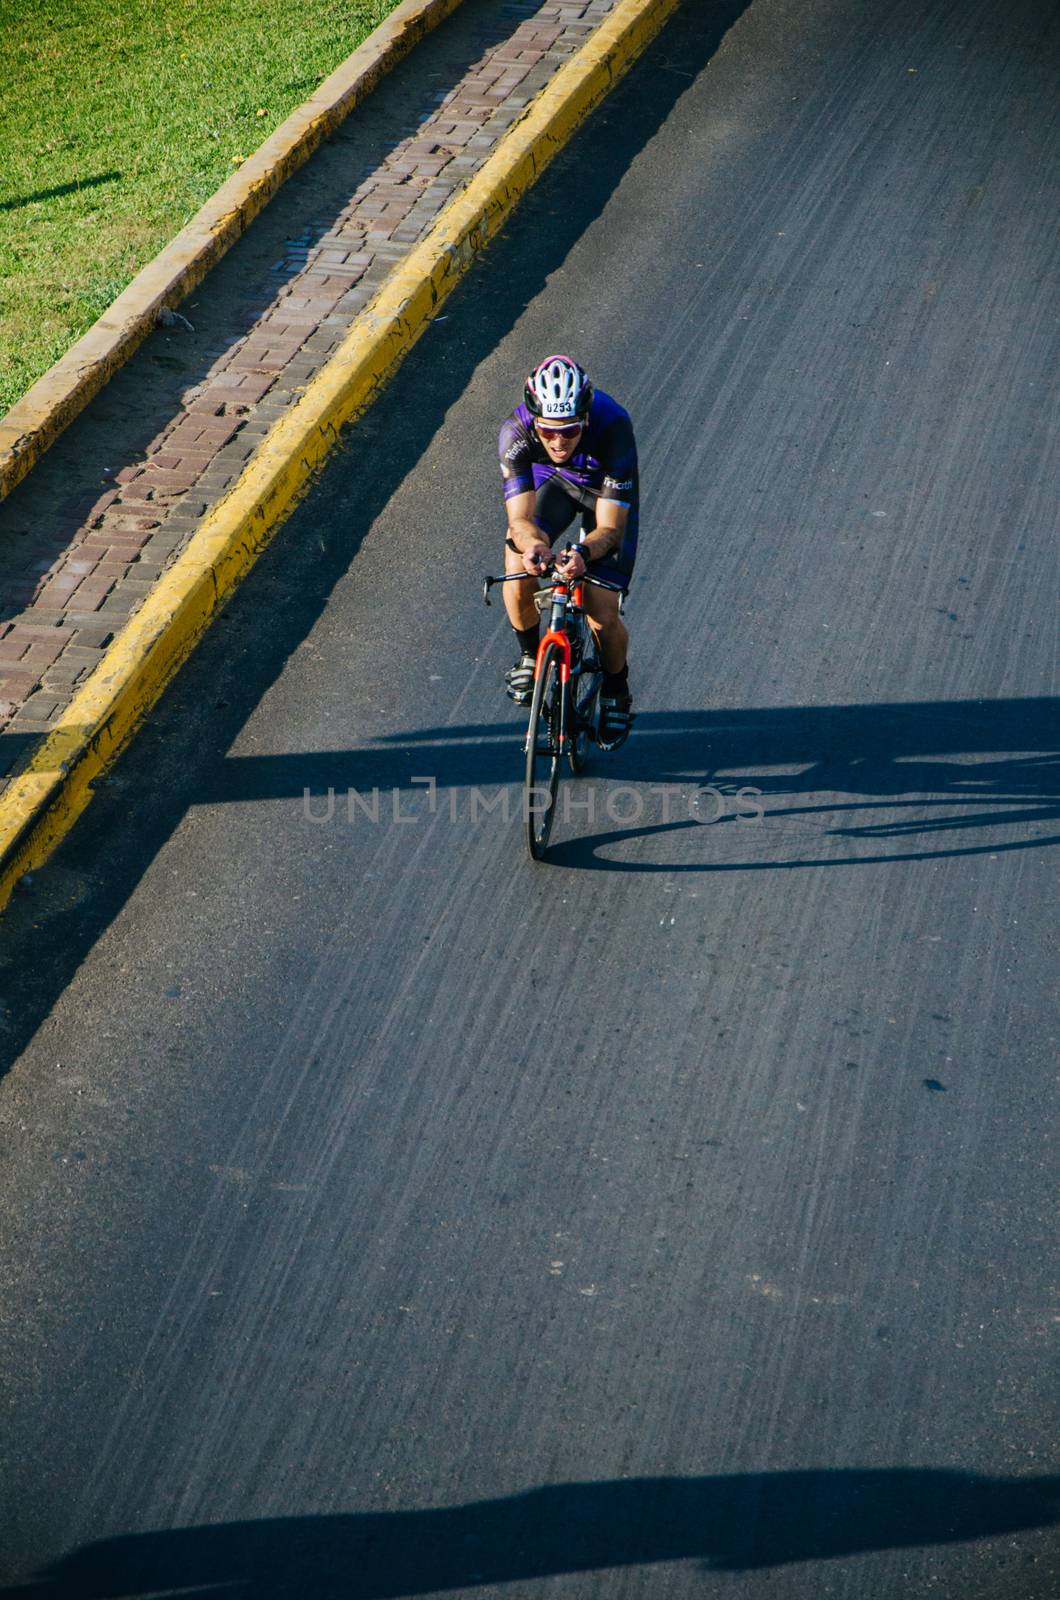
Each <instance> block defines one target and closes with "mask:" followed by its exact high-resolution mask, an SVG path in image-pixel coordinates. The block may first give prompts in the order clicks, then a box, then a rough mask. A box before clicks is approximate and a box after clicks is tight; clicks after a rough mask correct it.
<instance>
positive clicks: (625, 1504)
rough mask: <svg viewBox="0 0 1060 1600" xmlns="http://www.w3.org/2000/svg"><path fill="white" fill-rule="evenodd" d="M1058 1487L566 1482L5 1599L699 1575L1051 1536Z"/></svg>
mask: <svg viewBox="0 0 1060 1600" xmlns="http://www.w3.org/2000/svg"><path fill="white" fill-rule="evenodd" d="M1058 1518H1060V1478H1058V1477H1041V1478H1029V1479H1017V1478H989V1477H983V1476H980V1475H977V1474H975V1473H968V1472H953V1471H941V1470H932V1469H918V1468H908V1469H902V1468H892V1469H881V1470H875V1471H869V1470H848V1471H840V1470H817V1471H803V1472H775V1473H766V1472H757V1473H737V1474H733V1475H731V1476H704V1477H698V1478H673V1477H659V1478H632V1479H627V1480H622V1481H611V1482H600V1483H566V1484H557V1485H551V1486H548V1487H545V1488H538V1489H532V1490H529V1491H528V1492H526V1493H523V1494H516V1495H511V1496H507V1497H504V1498H497V1499H493V1500H482V1501H477V1502H473V1503H471V1504H468V1505H462V1506H453V1507H444V1508H436V1509H430V1510H414V1511H394V1512H363V1513H351V1514H346V1515H336V1516H304V1517H282V1518H274V1519H269V1520H264V1521H260V1522H232V1523H219V1524H214V1525H211V1526H204V1527H198V1528H179V1529H172V1530H167V1531H164V1532H157V1533H145V1534H130V1535H126V1536H122V1537H117V1538H113V1539H108V1540H103V1541H101V1542H99V1543H96V1544H90V1545H86V1546H83V1547H82V1548H81V1549H79V1550H75V1551H74V1552H73V1553H72V1554H70V1555H68V1556H64V1557H62V1558H61V1559H60V1560H59V1561H57V1562H55V1563H54V1564H53V1565H52V1566H50V1567H48V1568H47V1569H45V1570H44V1571H43V1572H41V1573H40V1574H39V1575H37V1577H36V1578H35V1579H34V1581H33V1582H32V1584H31V1585H27V1586H25V1587H19V1588H8V1589H5V1590H3V1591H0V1594H2V1595H3V1596H5V1597H7V1600H15V1597H16V1596H25V1597H27V1600H28V1597H29V1596H30V1595H33V1596H38V1597H41V1600H58V1597H60V1596H63V1597H69V1600H103V1597H104V1596H107V1597H117V1596H124V1597H132V1596H141V1597H146V1596H147V1595H149V1594H161V1593H165V1594H173V1593H176V1592H181V1593H183V1592H185V1591H189V1592H190V1591H194V1593H195V1594H196V1595H199V1596H203V1597H205V1596H218V1597H220V1596H221V1595H222V1594H229V1595H253V1596H256V1597H267V1600H282V1597H284V1596H298V1597H300V1600H400V1597H402V1596H413V1595H422V1594H428V1593H438V1592H444V1591H453V1590H461V1591H463V1590H468V1589H475V1588H479V1587H481V1586H483V1585H486V1584H501V1583H514V1582H518V1581H520V1580H521V1581H523V1582H528V1581H531V1580H533V1579H542V1578H548V1577H553V1576H558V1575H560V1574H565V1573H578V1572H599V1571H601V1570H605V1569H615V1568H624V1567H643V1566H647V1565H652V1564H655V1563H659V1562H676V1561H695V1562H698V1563H699V1570H700V1572H701V1573H702V1574H703V1575H704V1577H705V1576H707V1575H708V1574H710V1573H718V1572H724V1573H744V1572H752V1571H757V1570H762V1569H768V1568H776V1567H781V1566H787V1565H792V1564H794V1563H799V1562H808V1561H828V1560H835V1559H837V1558H840V1557H844V1556H851V1555H857V1554H861V1553H864V1552H867V1551H879V1550H893V1549H899V1548H910V1547H916V1546H922V1545H950V1544H955V1543H959V1542H963V1541H967V1540H972V1539H984V1538H989V1537H991V1536H994V1537H996V1536H998V1535H1001V1534H1004V1535H1011V1534H1013V1533H1016V1532H1020V1531H1026V1530H1030V1529H1034V1528H1044V1527H1049V1526H1052V1525H1054V1524H1055V1523H1056V1521H1057V1520H1058Z"/></svg>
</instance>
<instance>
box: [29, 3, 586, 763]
mask: <svg viewBox="0 0 1060 1600" xmlns="http://www.w3.org/2000/svg"><path fill="white" fill-rule="evenodd" d="M614 4H615V0H507V3H503V4H498V3H497V0H488V3H486V0H465V5H464V6H463V7H462V8H461V9H460V10H458V11H457V12H456V13H455V15H454V17H453V18H451V19H450V20H449V21H448V22H447V23H445V24H443V25H442V27H441V28H439V29H438V31H437V33H436V34H434V35H431V36H430V37H429V38H428V39H427V40H426V41H425V42H424V43H423V44H421V45H420V46H419V47H418V50H417V51H416V52H414V53H413V56H414V58H415V64H414V65H413V64H411V63H412V62H413V58H410V64H408V65H407V67H405V70H403V68H402V67H399V68H398V69H397V71H396V72H395V73H394V74H392V76H391V78H389V79H387V80H385V81H384V83H383V84H382V85H381V86H380V88H378V89H377V90H376V92H375V94H374V95H373V96H372V98H371V100H370V101H369V102H368V104H367V105H366V106H364V107H362V108H360V109H358V110H357V111H355V112H354V113H353V114H352V117H351V118H350V122H349V124H347V128H348V130H349V131H348V132H347V131H346V129H344V130H340V133H339V134H338V135H337V136H336V140H333V141H332V145H337V146H339V147H340V150H339V153H340V154H341V144H342V141H343V140H344V139H345V140H346V141H347V142H348V143H349V144H350V146H351V148H354V147H356V145H357V141H358V139H360V140H361V143H362V144H363V143H364V140H365V139H366V138H367V139H368V142H369V144H370V143H371V137H370V135H371V133H372V130H373V128H374V130H375V138H376V144H377V145H379V146H380V148H378V149H377V150H376V151H375V153H374V158H373V159H372V160H370V161H368V162H367V163H366V164H365V165H366V170H362V171H361V172H359V173H358V174H357V176H358V177H359V181H358V182H357V184H356V187H355V188H353V190H352V193H348V194H347V195H346V196H344V197H340V199H339V200H338V201H335V200H334V199H332V200H331V201H330V203H328V204H327V205H325V206H320V205H319V203H315V202H314V192H313V183H312V182H311V181H310V182H308V183H306V182H303V183H302V184H301V187H300V188H299V179H298V178H296V179H293V180H291V183H290V184H289V185H288V186H287V187H288V189H290V190H291V191H292V194H293V196H294V204H297V203H298V196H299V194H300V193H301V192H302V191H304V192H305V205H304V208H303V210H302V213H301V214H300V216H298V218H297V220H294V221H292V216H291V206H290V204H289V205H288V210H287V216H286V218H285V219H284V220H283V222H282V226H283V227H284V230H285V231H284V237H283V241H282V249H281V252H280V254H279V257H278V258H277V259H274V260H272V261H271V263H268V264H266V263H265V262H264V261H263V260H260V259H259V260H258V261H257V262H256V263H254V256H255V242H254V241H255V240H257V241H259V243H258V247H257V255H258V257H259V258H260V256H261V245H260V241H266V247H267V241H268V239H269V229H270V224H269V220H268V219H269V218H270V216H272V215H273V214H274V213H275V212H276V211H277V208H278V207H279V206H280V199H277V200H276V201H274V202H273V205H272V206H271V207H269V208H268V210H267V211H266V212H265V213H264V214H263V216H262V217H261V218H259V219H258V220H257V221H256V222H255V223H254V224H252V226H251V229H250V230H249V232H248V235H247V244H246V248H245V249H244V250H243V254H244V257H245V258H246V260H248V261H250V262H251V263H253V264H254V266H255V270H254V271H253V272H251V273H249V274H247V273H246V272H245V271H244V272H241V270H240V263H239V261H238V260H237V261H236V262H234V263H233V264H232V265H231V266H229V263H232V258H233V257H235V256H236V255H237V252H239V251H240V250H241V248H243V242H241V245H239V246H236V249H235V250H234V251H233V252H232V254H231V256H230V257H229V258H227V261H226V262H222V263H221V265H220V266H219V267H218V268H216V269H215V271H214V273H213V274H211V276H210V278H209V279H207V281H206V283H205V284H203V285H202V286H201V287H200V288H199V290H198V291H197V298H194V299H193V300H192V302H191V307H190V308H189V307H188V306H185V307H184V308H183V310H185V311H186V312H187V313H188V316H189V319H191V318H192V317H194V319H195V322H194V329H193V330H192V331H193V332H197V334H198V335H199V336H200V342H201V337H206V338H208V339H209V340H211V341H212V343H209V344H208V345H207V346H206V347H205V348H203V349H202V351H201V354H200V352H199V351H198V348H197V346H196V345H195V343H194V341H193V340H192V339H191V337H190V336H189V335H185V338H187V340H188V344H189V347H190V348H191V349H192V351H193V353H194V355H195V356H196V357H198V366H197V367H196V365H195V361H194V360H193V361H192V362H191V371H190V376H191V377H192V378H193V381H192V382H191V383H190V384H188V383H185V382H184V379H185V377H186V376H187V375H189V373H188V368H189V359H188V357H187V356H185V355H182V354H178V355H174V354H167V353H166V352H167V351H170V350H174V349H179V348H180V338H181V335H180V333H179V332H178V331H174V332H173V333H172V334H171V336H170V337H168V338H167V339H165V340H164V341H163V344H164V348H163V347H162V346H161V345H159V344H158V341H159V339H160V331H159V332H156V333H155V334H154V335H152V338H151V340H149V341H148V344H147V345H145V347H144V350H143V351H142V352H141V353H140V354H138V355H137V356H136V357H134V359H133V361H132V362H131V363H130V364H129V366H128V367H126V368H125V369H124V371H123V372H122V373H120V374H119V375H118V376H117V377H116V378H115V379H113V380H112V382H111V384H110V385H108V387H107V388H106V389H105V390H104V391H103V392H102V394H101V395H99V396H97V398H96V399H95V400H94V401H93V402H92V403H91V405H90V406H89V407H88V408H87V410H86V412H85V413H84V415H83V417H82V418H80V419H79V420H78V422H77V423H75V424H74V426H73V427H72V428H71V429H70V430H69V431H68V433H67V435H66V436H64V439H62V440H60V441H59V443H58V444H56V445H55V446H53V449H52V450H51V451H50V452H49V454H48V455H47V456H46V457H45V458H44V459H43V461H42V462H41V463H40V464H39V465H38V466H37V467H36V468H35V469H34V471H33V472H32V473H31V474H30V475H29V477H28V478H27V479H26V480H25V482H24V483H23V484H21V485H20V486H19V487H18V488H17V489H16V490H15V491H14V493H13V494H12V495H10V496H9V497H8V499H7V500H6V501H4V502H3V503H0V789H2V787H3V786H4V785H5V784H6V783H7V781H9V779H10V776H11V774H12V772H13V771H15V770H17V769H18V767H19V766H20V765H21V764H22V763H24V762H25V760H26V759H27V758H28V755H29V754H30V752H31V751H32V748H33V747H34V745H35V744H36V742H37V740H38V739H39V738H40V737H41V736H43V735H44V734H46V733H47V732H48V730H49V729H50V728H51V727H52V726H54V724H55V722H56V721H57V719H58V718H59V717H60V716H61V714H62V712H63V710H64V709H65V707H66V706H67V705H68V704H69V701H70V698H71V696H72V694H73V692H74V690H75V689H76V687H77V686H78V685H79V684H80V683H81V682H82V681H83V680H84V679H85V678H86V677H87V676H88V675H89V673H90V672H91V671H92V670H93V668H94V667H95V666H96V665H97V664H98V662H99V661H100V659H101V658H102V655H103V652H104V650H105V648H106V646H107V644H108V643H109V642H110V640H111V639H112V638H113V636H114V634H115V633H116V632H117V631H118V629H119V628H120V627H121V626H122V624H123V623H124V622H126V621H127V620H128V619H129V617H130V616H132V614H133V613H134V612H135V611H136V610H137V608H138V607H139V606H140V604H141V603H142V601H143V599H144V597H145V595H146V594H148V593H149V592H150V590H151V588H152V586H153V585H154V584H155V583H156V582H157V581H158V579H159V577H160V576H161V574H162V573H163V572H164V571H165V569H166V567H167V566H168V565H169V564H170V563H171V562H172V561H173V560H174V559H175V557H176V556H177V555H178V554H179V553H180V551H181V550H182V549H183V548H184V547H185V545H186V544H187V542H188V540H189V539H190V538H191V536H192V534H193V533H194V531H195V528H196V527H197V525H198V523H199V522H200V520H201V518H202V516H203V515H204V513H205V512H206V511H207V510H208V508H209V507H210V506H211V505H213V504H214V503H215V502H216V501H217V500H218V499H219V498H220V497H221V495H222V494H223V493H224V491H225V490H226V489H227V488H228V487H229V486H230V485H231V483H232V482H233V481H234V480H235V479H236V477H238V475H239V473H240V472H241V471H242V470H243V468H244V466H245V465H246V462H247V461H248V459H249V458H250V456H251V455H252V454H253V452H254V450H255V449H256V448H257V446H258V445H259V443H260V442H261V440H262V439H263V438H264V436H265V434H266V433H267V432H268V430H269V428H270V427H271V426H272V425H273V423H274V422H275V421H276V420H277V418H278V417H280V416H282V415H283V413H284V411H285V410H286V409H287V408H288V407H289V406H290V405H291V404H292V403H293V401H294V400H296V399H297V397H298V394H299V392H300V391H301V390H302V389H303V388H304V387H305V385H306V384H307V383H308V382H309V381H310V379H311V378H312V377H313V376H314V374H315V373H316V372H317V371H318V370H319V369H320V367H321V366H322V365H323V364H324V363H325V362H326V361H327V359H328V357H329V356H330V355H331V354H332V353H333V352H334V350H335V349H336V348H337V346H338V345H339V344H340V343H341V341H342V340H343V338H344V337H345V336H346V333H347V331H348V329H349V326H350V324H351V322H352V321H353V320H354V318H355V317H356V316H357V315H358V313H359V312H360V311H362V310H363V309H364V307H365V306H366V305H367V304H368V302H369V301H370V300H371V299H372V297H373V296H374V295H375V294H376V292H377V291H378V289H379V287H380V285H381V283H382V282H383V280H384V279H385V277H386V276H387V274H388V273H389V272H390V271H391V270H392V269H393V267H394V264H395V262H397V261H399V260H401V259H402V258H403V257H404V256H405V254H406V253H407V251H408V249H409V248H410V246H412V245H413V244H414V243H415V242H416V241H417V240H418V239H419V238H420V237H421V236H422V235H423V234H425V233H426V232H427V231H428V229H429V228H430V227H431V226H432V225H433V223H434V222H435V221H436V219H437V217H438V215H439V213H440V211H441V209H442V207H443V206H444V205H445V204H446V202H447V201H448V200H449V199H450V198H451V197H452V196H453V195H454V194H455V193H457V192H458V191H459V190H460V189H461V188H462V187H463V186H464V185H465V184H466V183H467V182H468V180H469V179H470V178H471V177H472V176H473V175H474V174H475V172H476V171H477V170H478V169H479V167H480V166H481V165H482V163H483V162H484V161H485V159H486V158H487V156H488V155H489V154H490V152H491V150H492V149H493V147H494V146H495V144H496V143H497V141H498V140H499V139H500V138H501V137H502V136H503V134H504V133H505V132H506V131H507V129H508V128H509V127H510V126H511V125H512V123H513V122H514V121H515V120H516V119H517V118H518V117H519V116H520V115H521V114H522V112H523V111H524V110H525V108H526V106H527V105H528V104H529V103H530V101H531V100H532V99H533V98H534V96H535V95H537V94H538V93H540V91H541V90H542V89H543V88H544V87H545V86H546V85H547V83H548V82H549V80H550V79H551V78H552V76H553V74H554V73H555V72H556V70H557V68H558V67H559V66H560V65H561V63H562V62H563V61H564V59H565V58H566V57H567V56H568V55H569V54H570V53H571V52H572V51H573V50H574V49H576V48H577V47H578V45H580V44H581V43H582V42H583V41H584V39H585V38H586V37H587V36H588V34H590V33H591V32H592V30H593V29H594V28H596V27H597V26H599V24H600V22H601V21H602V20H603V18H604V17H605V16H606V15H607V14H608V13H609V12H610V11H611V10H612V9H613V6H614ZM447 30H449V32H450V33H451V35H452V38H453V40H454V41H456V42H457V43H456V44H454V45H453V46H452V47H450V49H449V54H450V56H452V54H453V51H454V50H455V51H456V53H457V55H458V56H459V57H460V61H461V64H462V65H463V66H464V69H465V70H463V71H462V72H460V71H459V70H456V71H454V69H453V68H452V66H451V65H450V71H451V72H453V75H452V76H444V75H443V77H442V79H441V82H442V84H443V86H442V87H439V78H438V76H437V75H435V77H434V78H433V79H432V77H431V74H430V70H429V69H430V66H431V63H432V62H435V61H437V62H438V63H439V71H440V72H442V73H443V74H444V71H445V68H444V65H443V63H444V62H445V60H446V50H447V46H446V42H445V41H446V31H447ZM457 45H458V46H459V49H457ZM460 52H462V55H461V54H460ZM465 58H466V59H465ZM403 65H404V64H403ZM388 96H389V97H390V101H391V102H392V103H391V104H389V105H388V104H387V97H388ZM395 117H396V118H397V122H398V125H402V124H403V127H404V131H403V133H402V134H401V136H400V137H398V138H396V139H394V138H392V137H391V138H388V137H387V134H388V128H389V129H390V131H392V129H393V125H394V118H395ZM360 123H363V124H364V127H365V129H366V130H367V132H366V133H364V134H360V133H359V132H358V126H359V124H360ZM384 146H385V148H384ZM326 148H327V147H326ZM327 159H328V157H327V155H326V153H323V152H322V153H318V155H316V156H314V157H313V158H312V160H311V162H310V163H309V167H308V168H307V169H306V171H308V170H309V168H311V167H313V165H314V164H319V163H321V162H326V161H327ZM283 193H284V194H285V195H286V193H287V190H285V191H283ZM281 198H282V197H281ZM272 231H273V232H275V231H276V224H274V225H273V229H272ZM226 268H227V272H228V279H229V284H228V287H227V288H225V287H223V285H224V281H225V273H226ZM233 277H234V278H235V279H237V280H240V281H238V282H237V284H236V287H235V289H234V290H233V287H232V284H231V280H232V279H233ZM215 280H216V281H217V284H218V285H220V286H222V287H219V288H218V290H217V291H216V292H215V287H214V286H215ZM152 346H153V348H149V347H152ZM166 368H172V369H174V371H173V372H172V373H167V371H166ZM160 369H161V370H160ZM104 458H105V459H106V461H107V465H106V466H100V465H97V464H96V463H98V462H99V461H100V460H101V459H104Z"/></svg>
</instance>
